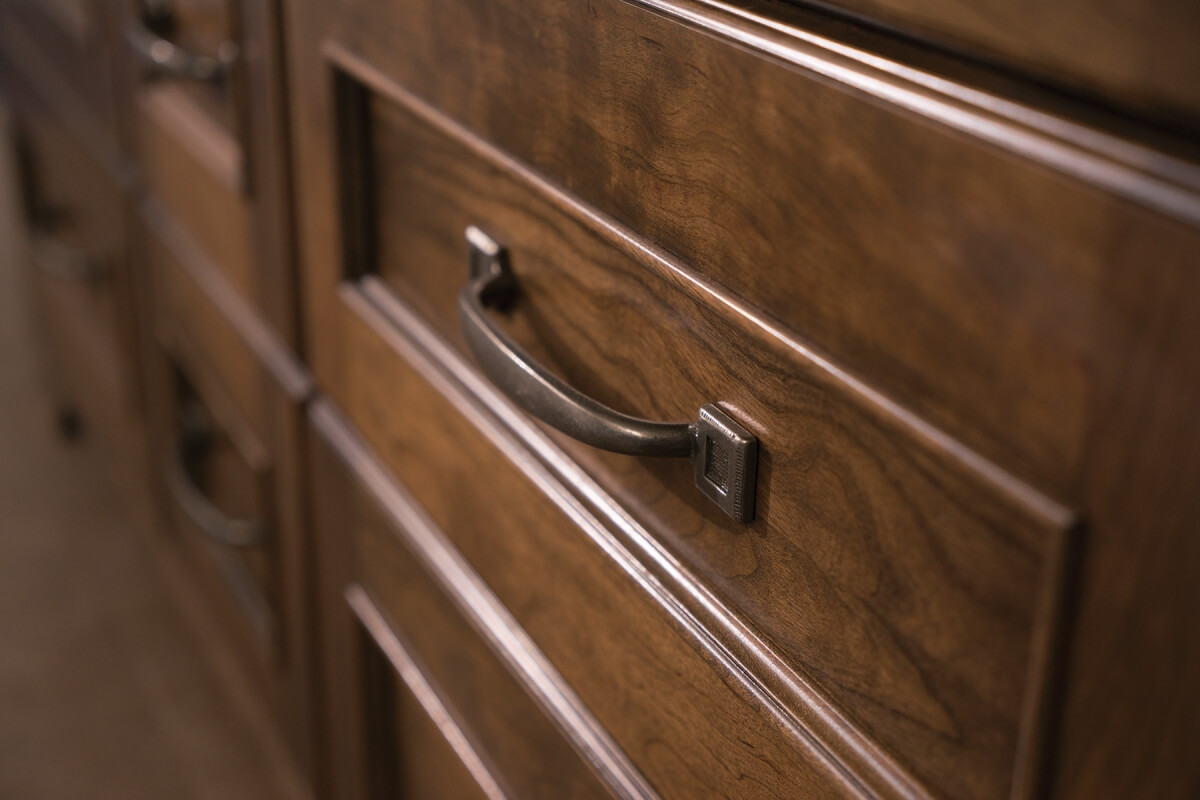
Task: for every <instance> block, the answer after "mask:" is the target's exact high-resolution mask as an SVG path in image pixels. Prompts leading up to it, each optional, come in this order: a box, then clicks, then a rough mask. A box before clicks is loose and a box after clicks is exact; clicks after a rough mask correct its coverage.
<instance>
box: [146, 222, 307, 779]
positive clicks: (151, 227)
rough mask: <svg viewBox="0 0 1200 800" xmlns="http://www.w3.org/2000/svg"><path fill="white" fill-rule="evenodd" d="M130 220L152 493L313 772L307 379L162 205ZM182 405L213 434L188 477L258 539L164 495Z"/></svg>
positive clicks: (293, 744) (303, 764)
mask: <svg viewBox="0 0 1200 800" xmlns="http://www.w3.org/2000/svg"><path fill="white" fill-rule="evenodd" d="M141 217H142V222H143V232H144V239H145V246H146V255H147V261H148V267H149V269H150V271H151V276H150V277H151V282H152V284H153V286H154V289H155V295H154V296H155V318H154V322H155V323H156V325H155V331H154V340H155V342H156V344H155V346H154V348H153V349H154V351H155V352H156V353H157V361H156V364H155V365H154V366H155V372H154V373H153V378H154V380H153V383H152V390H153V394H152V397H151V407H152V409H153V411H154V416H153V433H154V436H153V447H154V450H153V456H154V458H153V461H154V463H155V465H156V466H161V467H162V468H163V472H162V474H161V477H160V480H159V481H158V488H159V489H160V495H161V496H162V497H163V499H164V506H165V508H167V509H169V513H170V518H171V519H173V520H175V521H176V522H175V526H174V527H175V529H176V530H177V531H178V532H179V535H180V540H181V541H180V545H181V549H182V550H183V552H185V553H186V554H188V557H189V560H190V561H191V562H192V563H193V566H194V568H195V571H196V574H198V575H199V576H200V577H201V579H202V581H204V582H205V584H206V586H207V587H208V589H209V594H210V595H211V598H212V602H213V603H214V609H216V610H217V614H219V615H221V616H222V617H223V618H224V620H225V627H226V628H227V629H228V631H229V635H230V638H231V641H233V642H234V643H235V644H237V646H238V648H239V649H240V651H241V653H242V655H243V658H242V661H243V665H244V669H245V670H246V674H247V675H248V676H250V678H251V679H252V681H253V683H254V685H255V687H256V688H257V689H258V691H259V692H260V693H261V697H262V698H263V702H264V704H265V705H266V707H267V708H268V709H269V710H270V711H271V713H273V714H274V715H275V717H276V719H277V721H278V722H279V724H280V726H281V728H282V730H283V732H284V734H285V737H286V739H287V741H288V742H289V744H290V745H291V747H292V750H293V754H294V757H295V758H296V760H297V763H298V764H299V765H300V767H301V768H302V769H304V770H306V771H307V772H308V774H309V777H310V778H311V777H313V775H315V771H316V769H317V765H316V759H317V754H316V742H317V740H316V738H315V729H314V726H315V716H314V714H315V712H314V708H313V705H312V699H313V693H314V691H315V680H316V678H315V671H314V664H315V661H314V655H313V653H312V651H311V648H313V647H314V644H313V641H312V638H311V637H312V633H311V630H312V626H313V622H312V620H311V613H312V611H311V608H310V604H309V599H308V598H309V586H308V580H309V576H310V574H311V573H310V570H311V569H312V562H311V553H310V549H309V548H310V544H309V533H308V531H309V527H308V523H307V521H306V514H307V506H306V503H305V502H304V499H303V493H302V481H303V480H304V472H303V470H304V464H305V462H304V455H303V441H304V427H305V422H304V407H305V404H306V402H307V400H308V398H309V396H310V395H311V393H312V384H311V381H310V379H309V378H308V376H307V374H306V373H305V372H304V371H303V369H302V368H301V367H300V365H299V364H298V362H297V361H296V360H295V357H294V356H293V355H292V354H291V353H290V352H289V351H288V350H287V349H286V348H285V347H284V346H283V344H282V342H280V341H279V339H278V338H277V337H275V336H274V335H273V334H272V333H271V331H270V330H269V328H268V327H267V326H266V324H265V323H264V322H263V321H262V320H261V319H259V318H257V317H256V316H255V314H254V311H253V309H251V308H250V307H249V306H247V305H246V304H245V302H244V301H243V300H242V299H241V298H240V297H239V295H238V294H237V293H236V292H235V291H234V290H233V288H232V287H231V286H230V285H229V284H228V282H227V281H226V280H225V278H224V276H223V275H222V274H221V273H219V272H218V271H217V270H216V269H215V268H214V267H213V266H212V265H211V264H209V263H208V262H207V261H206V260H205V259H204V257H203V254H202V253H201V252H200V251H199V250H198V248H196V247H195V245H194V244H193V243H191V242H190V241H189V240H188V238H187V236H186V234H184V233H183V232H182V231H181V230H180V229H178V228H177V227H174V224H173V222H172V220H171V218H170V216H169V215H168V214H167V213H166V212H165V211H164V210H163V209H162V207H161V206H159V205H158V204H157V203H156V202H155V201H153V200H149V201H147V202H146V203H145V204H144V205H143V206H142V208H141ZM193 406H198V407H199V409H200V411H201V412H202V416H203V417H205V418H207V419H208V421H209V427H211V429H212V431H213V435H212V436H211V437H210V438H211V440H212V443H211V444H210V446H209V447H207V448H205V449H204V451H203V452H201V453H200V456H202V458H198V461H197V462H196V464H195V465H193V466H192V474H191V482H192V483H194V484H195V486H196V487H197V491H199V492H200V493H201V494H202V495H203V496H204V497H205V498H206V501H205V502H207V503H209V504H212V505H215V506H216V507H218V508H219V509H221V510H222V514H223V515H224V516H229V517H236V518H251V519H257V520H258V521H259V522H260V523H261V525H262V527H263V529H264V532H265V539H264V541H263V543H262V544H260V545H254V546H251V547H247V548H239V547H236V546H231V545H228V544H221V543H217V542H210V541H209V540H208V539H207V538H206V537H204V536H202V535H201V534H202V530H201V529H200V526H199V525H198V524H197V523H196V521H195V518H194V515H189V514H188V513H186V512H187V508H185V506H184V505H183V504H181V503H180V501H179V495H178V494H177V493H172V492H171V491H170V489H171V481H170V479H169V472H168V471H167V470H168V468H169V466H170V465H171V464H172V461H173V460H177V459H178V452H179V445H180V430H181V428H180V424H181V420H182V419H189V418H190V416H194V412H191V409H190V407H193ZM185 500H186V498H185ZM194 505H195V504H194V503H193V504H191V506H190V507H194Z"/></svg>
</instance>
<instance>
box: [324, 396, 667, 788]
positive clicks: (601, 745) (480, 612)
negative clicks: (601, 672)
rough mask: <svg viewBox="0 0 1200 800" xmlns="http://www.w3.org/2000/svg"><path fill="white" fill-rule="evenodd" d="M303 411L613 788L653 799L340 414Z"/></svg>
mask: <svg viewBox="0 0 1200 800" xmlns="http://www.w3.org/2000/svg"><path fill="white" fill-rule="evenodd" d="M308 417H309V419H310V421H311V422H312V424H313V427H314V428H316V430H317V431H318V432H319V433H320V434H321V435H322V436H324V437H325V439H326V440H327V441H328V442H329V443H330V444H331V445H332V447H333V450H334V451H335V452H336V453H337V454H338V457H339V458H340V459H341V460H342V462H343V463H344V464H345V465H346V467H347V469H348V470H349V471H350V473H351V474H352V475H353V477H354V479H355V480H357V481H358V482H359V483H360V484H361V486H362V488H363V489H364V490H365V491H366V492H367V493H368V495H369V496H370V497H371V498H372V499H373V500H374V501H375V502H376V503H377V504H378V506H379V508H380V510H381V511H382V512H383V513H384V514H385V515H386V516H387V517H388V519H389V520H390V521H391V522H392V523H393V529H394V530H395V531H396V532H397V533H396V535H397V537H398V538H401V539H402V540H403V542H404V544H405V546H406V547H407V548H408V549H409V550H410V551H411V552H412V553H413V555H414V556H415V557H416V558H417V560H418V561H419V562H420V563H421V565H422V566H423V567H424V568H425V569H426V570H427V571H428V572H429V574H430V575H431V576H432V577H433V578H434V580H435V581H436V582H437V583H438V584H439V585H440V586H441V588H442V589H443V590H444V591H445V592H446V594H447V596H448V597H449V598H450V599H451V600H452V601H453V603H454V605H455V606H456V607H457V609H458V610H459V612H460V613H462V615H463V616H464V618H466V620H467V621H468V622H469V623H470V624H471V626H472V627H473V628H474V629H475V631H476V632H477V633H478V634H479V635H480V636H481V637H482V638H483V639H484V640H485V641H486V642H487V643H488V645H489V646H490V648H491V649H492V651H493V652H494V653H496V655H497V656H498V657H499V658H500V660H501V661H502V662H503V663H504V664H505V665H506V666H507V667H508V669H509V670H510V671H511V672H512V673H513V674H514V676H515V677H516V678H517V679H518V681H519V682H520V683H521V684H522V685H523V686H525V688H526V690H527V691H528V692H529V693H530V695H531V696H532V697H533V698H534V699H535V700H536V701H537V702H538V704H539V705H540V706H541V707H542V708H543V709H544V710H545V712H546V714H547V715H548V716H549V717H550V718H551V719H552V720H553V721H554V722H555V724H556V725H557V726H558V727H559V729H560V730H561V731H562V732H563V734H564V736H565V737H566V738H567V739H568V741H570V743H571V744H572V746H574V747H575V749H576V750H577V751H578V752H579V753H580V754H581V755H582V756H583V758H584V759H585V760H586V761H587V762H588V763H589V764H591V765H592V767H593V769H595V770H596V772H597V774H598V775H599V776H600V777H601V778H602V779H603V780H604V781H605V783H606V784H607V785H608V786H609V787H610V788H611V789H612V790H613V792H614V793H615V794H616V795H617V796H619V797H624V798H647V799H649V798H656V797H657V796H658V795H657V794H656V793H655V792H654V790H653V788H651V787H650V786H649V784H647V783H646V781H645V778H643V777H642V775H641V773H640V772H639V771H638V769H637V768H636V767H634V766H633V764H632V763H631V762H630V761H629V759H628V758H627V757H626V756H625V754H624V753H623V752H622V751H621V749H620V747H618V746H617V745H616V743H615V742H613V741H612V739H611V738H610V737H609V736H608V734H607V733H606V732H605V731H604V730H603V728H601V727H600V725H599V723H598V722H596V720H595V718H594V717H592V715H591V712H589V711H588V710H587V709H586V707H585V706H584V705H583V703H582V702H581V701H580V700H579V698H578V697H577V696H576V695H575V693H574V692H573V691H572V690H571V688H570V687H569V686H568V685H567V683H566V681H564V680H563V678H562V677H561V676H560V675H559V674H558V672H557V670H555V669H554V667H553V666H552V665H551V664H550V663H549V661H547V660H546V658H545V656H544V655H542V653H541V651H540V650H539V649H538V648H537V646H536V645H535V644H534V643H533V642H532V640H530V638H529V636H528V634H526V633H525V631H524V630H522V629H521V628H520V626H519V625H518V624H517V622H516V621H515V620H514V619H513V617H512V615H511V614H510V613H509V612H508V610H507V609H505V608H504V606H503V605H502V604H501V603H500V601H499V600H498V599H497V598H496V596H495V595H494V594H493V593H492V591H491V590H490V589H489V588H488V587H487V585H486V584H485V583H484V582H483V580H482V578H480V577H479V576H478V575H477V574H476V573H475V571H474V570H473V569H472V568H471V566H470V565H469V564H468V563H467V562H466V559H465V558H464V557H463V556H462V555H461V554H460V553H459V552H458V551H457V549H455V547H454V546H453V545H452V544H451V543H450V542H449V541H447V540H446V538H445V535H444V534H442V533H441V531H439V530H438V529H437V527H436V525H435V524H434V523H433V522H432V521H431V520H429V519H428V517H427V516H426V515H425V514H424V512H423V511H422V510H421V509H420V508H419V506H418V505H417V503H416V501H415V500H414V499H413V498H412V497H411V496H409V495H408V494H407V492H406V491H405V490H404V489H402V488H401V487H400V486H399V485H398V484H396V483H395V482H394V481H393V480H392V478H391V477H390V476H389V475H388V473H387V469H386V468H385V467H384V466H383V465H382V464H381V463H380V462H379V461H378V460H377V458H376V457H375V455H374V453H373V452H372V451H371V449H370V446H369V445H368V444H367V443H366V442H364V441H362V439H361V438H360V437H359V436H358V434H357V432H356V431H354V429H353V428H352V427H351V425H350V423H349V422H348V421H347V420H346V419H345V418H344V417H343V416H342V414H341V412H339V411H338V410H337V409H336V408H335V407H334V406H333V405H332V404H331V403H330V402H329V401H327V400H325V399H324V398H318V399H316V400H315V401H314V402H312V403H311V404H310V405H309V407H308Z"/></svg>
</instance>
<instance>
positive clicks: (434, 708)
mask: <svg viewBox="0 0 1200 800" xmlns="http://www.w3.org/2000/svg"><path fill="white" fill-rule="evenodd" d="M345 597H346V603H347V605H349V606H350V609H351V610H352V611H353V612H354V616H355V617H357V618H358V621H359V623H360V624H361V625H362V626H363V628H365V629H366V631H367V634H368V635H370V637H371V639H372V640H374V642H375V645H376V646H377V647H378V648H379V649H380V651H382V652H383V654H384V656H386V657H387V660H388V662H389V663H390V664H391V665H392V668H393V669H394V670H396V674H398V675H399V676H400V679H401V680H402V681H404V685H405V686H407V687H408V690H409V691H410V692H412V694H413V696H414V697H415V698H417V702H418V703H420V704H421V708H422V709H424V710H425V713H426V714H427V715H428V716H429V719H431V720H432V721H433V724H434V725H436V726H437V729H438V730H439V731H441V733H442V736H444V737H445V739H446V741H447V742H448V743H449V745H450V747H451V748H452V749H453V750H454V753H455V755H457V756H458V757H459V759H460V760H461V761H462V763H463V765H464V766H465V767H466V768H467V771H468V772H470V773H471V777H473V778H474V779H475V782H476V783H478V784H479V788H480V789H482V790H483V793H484V794H485V795H486V796H487V797H489V798H493V799H494V800H505V797H506V795H505V794H504V791H503V790H502V789H501V788H500V786H499V785H498V784H497V783H496V781H495V779H494V778H493V777H492V774H491V772H490V771H489V770H488V768H487V766H486V765H485V764H484V763H483V759H481V758H480V757H479V754H478V753H476V752H475V748H474V747H472V746H471V742H470V741H469V740H468V739H467V737H466V734H464V733H463V731H462V729H461V728H460V727H459V725H458V723H457V722H456V721H455V719H454V717H453V715H452V714H451V713H450V711H449V710H448V709H447V708H446V706H445V704H444V703H443V702H442V699H441V698H440V697H439V696H438V693H437V692H436V691H435V690H434V688H433V687H432V686H430V685H429V681H427V680H426V679H425V675H424V674H423V673H422V672H421V669H420V667H418V666H417V664H416V662H415V661H413V658H412V656H411V655H409V652H408V649H407V648H406V647H405V646H404V644H403V643H402V642H401V641H400V639H399V638H398V637H397V636H396V634H395V633H393V632H392V629H391V627H390V626H389V625H388V623H387V620H386V619H384V617H383V614H382V612H380V610H379V608H378V607H377V606H376V605H375V603H374V602H373V601H372V600H371V597H370V595H368V594H367V592H366V590H365V589H363V587H362V586H360V585H358V584H352V585H350V586H348V587H346V591H345Z"/></svg>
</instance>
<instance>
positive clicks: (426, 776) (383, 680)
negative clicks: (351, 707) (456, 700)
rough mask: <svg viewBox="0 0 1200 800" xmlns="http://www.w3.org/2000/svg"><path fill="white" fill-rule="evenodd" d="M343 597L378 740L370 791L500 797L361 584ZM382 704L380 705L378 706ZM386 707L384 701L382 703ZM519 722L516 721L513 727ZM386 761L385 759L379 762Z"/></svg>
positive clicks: (466, 799)
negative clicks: (359, 647) (354, 627)
mask: <svg viewBox="0 0 1200 800" xmlns="http://www.w3.org/2000/svg"><path fill="white" fill-rule="evenodd" d="M346 600H347V602H348V603H349V604H350V606H351V607H352V608H353V609H354V612H355V616H356V617H357V618H358V621H359V623H360V625H361V627H362V629H363V636H362V639H363V650H364V651H365V652H364V655H363V659H364V661H367V662H372V661H373V662H374V663H367V664H365V665H364V670H363V672H364V681H365V683H366V686H365V687H364V691H363V698H364V702H365V703H367V704H368V705H369V706H371V705H374V707H373V708H368V709H365V712H366V716H368V717H374V719H371V720H369V721H368V722H367V723H366V725H367V728H368V729H370V731H371V732H372V733H373V734H374V737H375V741H371V742H368V744H367V753H368V756H371V755H375V754H378V756H379V758H378V759H377V761H375V762H374V763H373V764H372V769H371V770H370V773H371V776H372V780H371V782H370V787H371V791H372V792H373V793H375V794H377V795H378V796H380V797H429V798H433V797H447V798H462V800H476V798H478V799H479V800H482V798H487V797H503V796H504V795H503V793H502V792H501V790H500V788H499V785H498V784H497V783H496V781H495V779H493V778H492V776H491V773H490V772H489V770H488V768H487V766H486V765H485V764H484V763H483V761H482V760H481V759H480V757H479V755H478V753H476V752H475V748H474V747H473V746H472V744H471V742H470V741H469V740H468V739H467V736H466V734H465V733H463V731H462V729H461V728H460V727H459V726H458V723H457V722H456V721H455V719H454V715H453V712H452V711H451V710H449V709H447V708H446V705H445V703H444V701H443V700H442V699H441V697H440V696H439V695H438V693H437V690H436V689H435V688H434V687H433V686H432V685H430V679H429V678H428V677H427V676H426V675H425V674H423V673H422V671H421V667H420V666H418V665H417V664H416V662H414V661H413V658H412V656H411V655H410V654H409V653H408V650H407V649H406V647H405V645H404V643H403V642H401V641H400V639H399V638H398V637H397V636H396V634H395V633H394V632H393V631H392V629H391V628H390V627H389V625H388V622H387V620H386V619H384V617H383V615H382V614H381V613H380V611H379V609H378V608H376V607H375V605H374V603H372V602H371V599H370V597H368V596H367V594H366V592H364V591H363V590H362V588H361V587H357V586H354V587H350V588H349V589H347V591H346ZM375 704H378V705H375ZM380 706H381V707H380ZM512 727H515V726H512ZM380 762H382V763H380Z"/></svg>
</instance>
